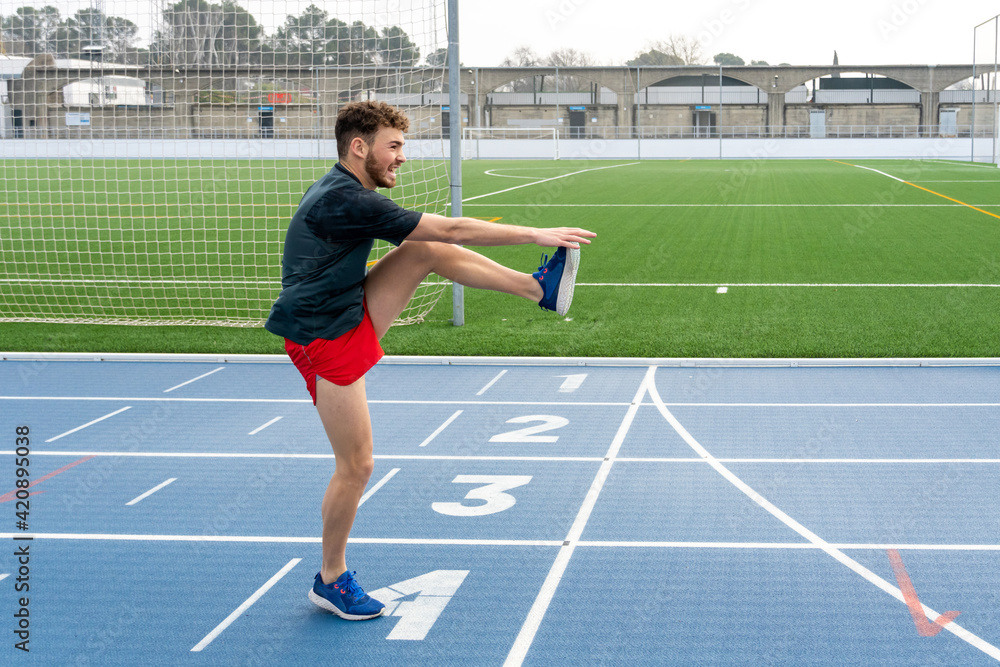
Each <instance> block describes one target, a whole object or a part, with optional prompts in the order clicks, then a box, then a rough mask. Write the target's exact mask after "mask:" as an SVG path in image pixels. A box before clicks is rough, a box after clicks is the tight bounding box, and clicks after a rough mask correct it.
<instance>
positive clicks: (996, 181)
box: [910, 179, 1000, 183]
mask: <svg viewBox="0 0 1000 667" xmlns="http://www.w3.org/2000/svg"><path fill="white" fill-rule="evenodd" d="M910 183H1000V180H997V179H990V180H987V181H982V180H980V181H910Z"/></svg>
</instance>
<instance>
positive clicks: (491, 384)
mask: <svg viewBox="0 0 1000 667" xmlns="http://www.w3.org/2000/svg"><path fill="white" fill-rule="evenodd" d="M506 374H507V369H506V368H505V369H503V370H502V371H500V372H499V373H497V376H496V377H495V378H493V379H492V380H490V381H489V382H487V383H486V386H485V387H483V388H482V389H480V390H479V391H477V392H476V396H482V395H483V394H485V393H486V390H487V389H489V388H490V387H492V386H493V385H494V384H495V383H496V381H497V380H499V379H500V378H502V377H503V376H504V375H506Z"/></svg>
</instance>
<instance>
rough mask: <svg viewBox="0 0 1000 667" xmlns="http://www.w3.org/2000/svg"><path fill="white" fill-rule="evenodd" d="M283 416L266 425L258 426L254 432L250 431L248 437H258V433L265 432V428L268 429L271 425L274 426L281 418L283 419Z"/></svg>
mask: <svg viewBox="0 0 1000 667" xmlns="http://www.w3.org/2000/svg"><path fill="white" fill-rule="evenodd" d="M283 416H284V415H282V416H278V417H275V418H274V419H272V420H271V421H269V422H266V423H264V424H261V425H260V426H258V427H257V428H255V429H254V430H252V431H250V432H249V433H247V435H257V434H258V433H260V432H261V431H263V430H264V429H265V428H267V427H268V426H270V425H271V424H274V423H276V422H277V421H278V420H279V419H281V418H282V417H283Z"/></svg>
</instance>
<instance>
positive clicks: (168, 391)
mask: <svg viewBox="0 0 1000 667" xmlns="http://www.w3.org/2000/svg"><path fill="white" fill-rule="evenodd" d="M223 368H225V366H219V367H218V368H216V369H215V370H214V371H209V372H207V373H202V374H201V375H199V376H198V377H196V378H191V379H190V380H188V381H187V382H181V383H180V384H179V385H176V386H173V387H171V388H170V389H164V390H163V393H164V394H169V393H170V392H172V391H173V390H174V389H180V388H181V387H183V386H184V385H188V384H191V383H192V382H197V381H198V380H200V379H202V378H204V377H208V376H209V375H211V374H212V373H218V372H219V371H221V370H222V369H223Z"/></svg>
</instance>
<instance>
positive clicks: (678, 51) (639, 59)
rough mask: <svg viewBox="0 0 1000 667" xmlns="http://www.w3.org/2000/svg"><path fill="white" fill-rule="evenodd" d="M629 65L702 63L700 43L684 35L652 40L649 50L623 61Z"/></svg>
mask: <svg viewBox="0 0 1000 667" xmlns="http://www.w3.org/2000/svg"><path fill="white" fill-rule="evenodd" d="M625 64H626V65H628V66H629V67H636V66H639V65H642V66H646V65H650V66H661V67H663V66H674V65H700V64H702V56H701V44H699V43H698V40H696V39H692V38H690V37H686V36H684V35H670V37H668V38H667V39H666V40H661V41H658V42H653V43H652V44H650V45H649V50H647V51H643V52H641V53H638V54H636V57H635V58H633V59H632V60H629V61H627V62H626V63H625Z"/></svg>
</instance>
